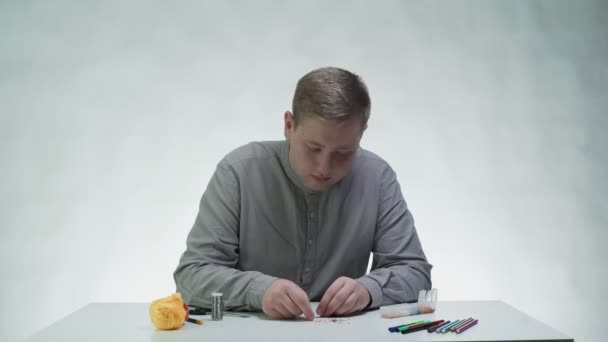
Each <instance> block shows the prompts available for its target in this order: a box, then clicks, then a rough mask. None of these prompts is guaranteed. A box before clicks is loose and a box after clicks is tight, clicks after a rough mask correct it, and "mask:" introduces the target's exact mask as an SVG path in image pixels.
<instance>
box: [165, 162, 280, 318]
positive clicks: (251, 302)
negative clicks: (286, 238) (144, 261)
mask: <svg viewBox="0 0 608 342" xmlns="http://www.w3.org/2000/svg"><path fill="white" fill-rule="evenodd" d="M239 211H240V194H239V183H238V179H237V177H236V175H235V173H234V171H233V170H232V169H230V167H229V166H227V165H223V164H222V163H220V164H219V165H218V167H217V169H216V171H215V173H214V174H213V177H212V178H211V181H210V182H209V185H208V186H207V189H206V190H205V192H204V194H203V197H202V198H201V201H200V205H199V212H198V215H197V217H196V220H195V222H194V226H193V227H192V229H191V231H190V233H189V234H188V238H187V240H186V251H185V252H184V253H183V255H182V257H181V259H180V262H179V265H178V267H177V269H176V270H175V273H174V275H173V277H174V279H175V284H176V286H177V291H178V292H180V293H181V295H182V297H183V298H184V301H185V302H186V303H187V304H188V305H196V306H202V307H207V308H210V307H211V306H212V297H211V294H212V293H213V292H222V293H223V298H224V306H225V308H226V309H234V310H260V309H261V307H262V297H263V296H264V293H265V292H266V289H267V288H268V287H269V286H270V284H271V283H272V282H273V281H274V280H275V279H276V278H274V277H272V276H269V275H266V274H263V273H261V272H256V271H240V270H238V269H237V264H238V261H239V222H240V218H239Z"/></svg>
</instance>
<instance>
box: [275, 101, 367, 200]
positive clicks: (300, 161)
mask: <svg viewBox="0 0 608 342" xmlns="http://www.w3.org/2000/svg"><path fill="white" fill-rule="evenodd" d="M364 130H365V127H362V125H361V120H359V118H353V119H349V120H347V121H337V120H325V119H322V118H320V117H318V116H316V115H303V116H302V117H301V118H300V122H299V123H298V127H297V128H295V121H294V118H293V114H291V112H285V138H287V141H288V142H289V164H290V165H291V168H292V169H293V170H294V172H295V173H296V175H297V176H298V178H300V181H302V183H304V186H306V188H308V189H309V190H312V191H325V190H327V189H329V188H330V187H331V186H332V185H334V184H336V183H337V182H338V181H340V180H341V179H342V178H343V177H344V176H345V175H346V174H347V173H348V170H349V169H350V166H351V164H352V161H353V157H354V155H355V152H357V149H358V148H359V142H360V141H361V136H362V135H363V131H364Z"/></svg>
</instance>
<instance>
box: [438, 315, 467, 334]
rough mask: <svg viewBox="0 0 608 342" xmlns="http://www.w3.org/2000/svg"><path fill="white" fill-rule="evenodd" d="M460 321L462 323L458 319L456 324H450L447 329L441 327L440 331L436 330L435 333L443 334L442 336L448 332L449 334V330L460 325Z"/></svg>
mask: <svg viewBox="0 0 608 342" xmlns="http://www.w3.org/2000/svg"><path fill="white" fill-rule="evenodd" d="M460 321H461V320H459V319H457V320H455V321H454V322H452V323H450V324H448V325H446V326H445V327H441V328H440V329H437V330H435V332H436V333H442V334H445V333H446V332H448V330H449V329H450V328H451V327H453V326H455V325H456V324H458V322H460Z"/></svg>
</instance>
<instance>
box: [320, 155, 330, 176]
mask: <svg viewBox="0 0 608 342" xmlns="http://www.w3.org/2000/svg"><path fill="white" fill-rule="evenodd" d="M317 170H318V172H319V175H320V176H321V177H327V176H329V173H330V171H331V158H330V156H329V155H327V156H322V157H321V159H320V160H319V165H318V168H317Z"/></svg>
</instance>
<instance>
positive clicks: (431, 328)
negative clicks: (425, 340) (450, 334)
mask: <svg viewBox="0 0 608 342" xmlns="http://www.w3.org/2000/svg"><path fill="white" fill-rule="evenodd" d="M451 322H452V321H445V322H443V323H439V324H437V325H433V326H432V327H430V328H428V329H427V331H428V332H430V333H432V332H435V330H437V329H439V328H441V327H444V326H446V325H448V324H450V323H451Z"/></svg>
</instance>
